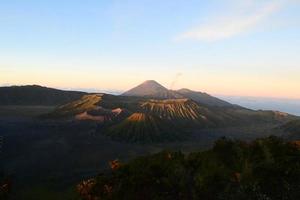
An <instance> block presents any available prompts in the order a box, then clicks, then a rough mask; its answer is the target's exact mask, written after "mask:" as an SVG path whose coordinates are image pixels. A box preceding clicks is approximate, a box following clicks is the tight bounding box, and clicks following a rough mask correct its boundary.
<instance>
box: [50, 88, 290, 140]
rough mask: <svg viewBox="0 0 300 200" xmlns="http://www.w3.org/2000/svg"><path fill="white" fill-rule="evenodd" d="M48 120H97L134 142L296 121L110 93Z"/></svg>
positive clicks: (113, 135)
mask: <svg viewBox="0 0 300 200" xmlns="http://www.w3.org/2000/svg"><path fill="white" fill-rule="evenodd" d="M47 117H48V118H52V119H53V118H54V119H57V118H60V119H61V118H64V119H69V120H70V119H71V120H76V121H82V120H89V121H95V123H97V124H98V130H99V131H100V132H102V133H103V134H105V135H107V136H109V137H111V138H113V139H115V140H122V141H132V142H157V141H173V140H181V139H182V138H187V137H188V135H189V133H190V132H191V131H192V130H195V129H206V128H224V127H233V126H243V125H249V124H255V125H259V124H264V123H274V124H281V123H285V122H288V121H289V120H292V119H294V118H295V117H294V116H291V115H288V114H285V113H280V112H274V111H253V110H249V109H245V108H242V107H219V106H207V105H201V104H200V103H197V102H195V101H193V100H191V99H186V98H184V99H151V98H147V97H131V96H114V95H108V94H90V95H85V96H83V97H82V98H81V99H79V100H76V101H73V102H71V103H68V104H66V105H63V106H60V107H58V108H57V109H56V110H55V111H54V112H52V113H50V114H49V115H47Z"/></svg>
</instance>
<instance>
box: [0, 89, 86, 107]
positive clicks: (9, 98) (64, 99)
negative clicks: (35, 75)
mask: <svg viewBox="0 0 300 200" xmlns="http://www.w3.org/2000/svg"><path fill="white" fill-rule="evenodd" d="M84 94H85V93H84V92H76V91H64V90H57V89H53V88H47V87H42V86H38V85H27V86H11V87H0V105H30V106H32V105H39V106H54V105H62V104H65V103H68V102H70V101H74V100H76V99H79V98H81V97H82V96H83V95H84Z"/></svg>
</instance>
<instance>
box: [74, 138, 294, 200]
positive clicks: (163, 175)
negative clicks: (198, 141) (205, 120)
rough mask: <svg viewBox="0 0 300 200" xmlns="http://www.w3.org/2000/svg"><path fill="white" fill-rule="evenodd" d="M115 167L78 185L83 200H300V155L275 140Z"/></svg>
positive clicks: (224, 144) (221, 143)
mask: <svg viewBox="0 0 300 200" xmlns="http://www.w3.org/2000/svg"><path fill="white" fill-rule="evenodd" d="M111 166H112V165H111ZM113 166H117V167H112V170H111V172H109V173H105V174H100V175H99V176H98V177H96V178H94V179H91V180H88V181H84V182H82V183H81V184H79V185H78V187H77V190H78V192H79V194H80V195H81V197H82V199H86V200H88V199H132V200H134V199H143V200H147V199H172V200H173V199H205V200H210V199H249V200H250V199H251V200H252V199H300V150H299V148H298V146H297V145H295V144H292V143H285V142H283V141H282V140H281V139H278V138H275V137H269V138H266V139H258V140H256V141H254V142H252V143H245V142H241V141H232V140H228V139H225V138H223V139H220V140H218V141H217V142H216V143H215V145H214V147H213V148H212V149H211V150H208V151H203V152H197V153H191V154H189V155H184V154H183V153H181V152H167V151H164V152H161V153H158V154H155V155H151V156H145V157H140V158H137V159H135V160H133V161H131V162H129V163H127V164H122V163H119V162H118V161H114V165H113Z"/></svg>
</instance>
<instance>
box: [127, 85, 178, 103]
mask: <svg viewBox="0 0 300 200" xmlns="http://www.w3.org/2000/svg"><path fill="white" fill-rule="evenodd" d="M122 95H123V96H139V97H151V98H158V99H166V98H171V99H172V98H179V95H178V94H176V93H175V92H173V91H169V90H168V89H167V88H165V87H164V86H162V85H161V84H159V83H158V82H156V81H155V80H147V81H145V82H143V83H141V84H140V85H138V86H136V87H134V88H132V89H130V90H128V91H127V92H124V93H123V94H122Z"/></svg>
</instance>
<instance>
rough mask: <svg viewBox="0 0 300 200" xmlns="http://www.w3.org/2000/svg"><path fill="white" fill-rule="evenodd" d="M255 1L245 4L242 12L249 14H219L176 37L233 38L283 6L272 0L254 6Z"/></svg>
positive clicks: (206, 40)
mask: <svg viewBox="0 0 300 200" xmlns="http://www.w3.org/2000/svg"><path fill="white" fill-rule="evenodd" d="M249 2H251V3H249ZM254 2H255V1H247V4H245V6H244V8H243V11H244V12H242V13H245V12H248V13H247V14H241V13H239V14H235V15H233V16H231V17H228V16H219V17H218V19H217V20H215V21H212V22H209V23H206V24H204V25H202V26H200V27H197V28H194V29H192V30H189V31H186V32H184V33H182V34H181V35H179V36H177V37H176V40H177V41H178V40H186V39H192V40H199V41H205V42H213V41H218V40H224V39H227V38H231V37H234V36H237V35H240V34H242V33H245V32H248V31H251V30H253V29H254V28H255V27H256V26H258V25H259V24H261V23H262V22H263V21H264V20H266V19H267V18H268V17H269V16H270V15H272V14H273V13H275V12H277V11H278V10H280V8H281V7H282V4H281V3H280V2H279V1H270V2H268V3H266V4H264V5H262V6H253V4H255V3H254ZM246 5H247V6H246ZM249 10H250V12H249Z"/></svg>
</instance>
